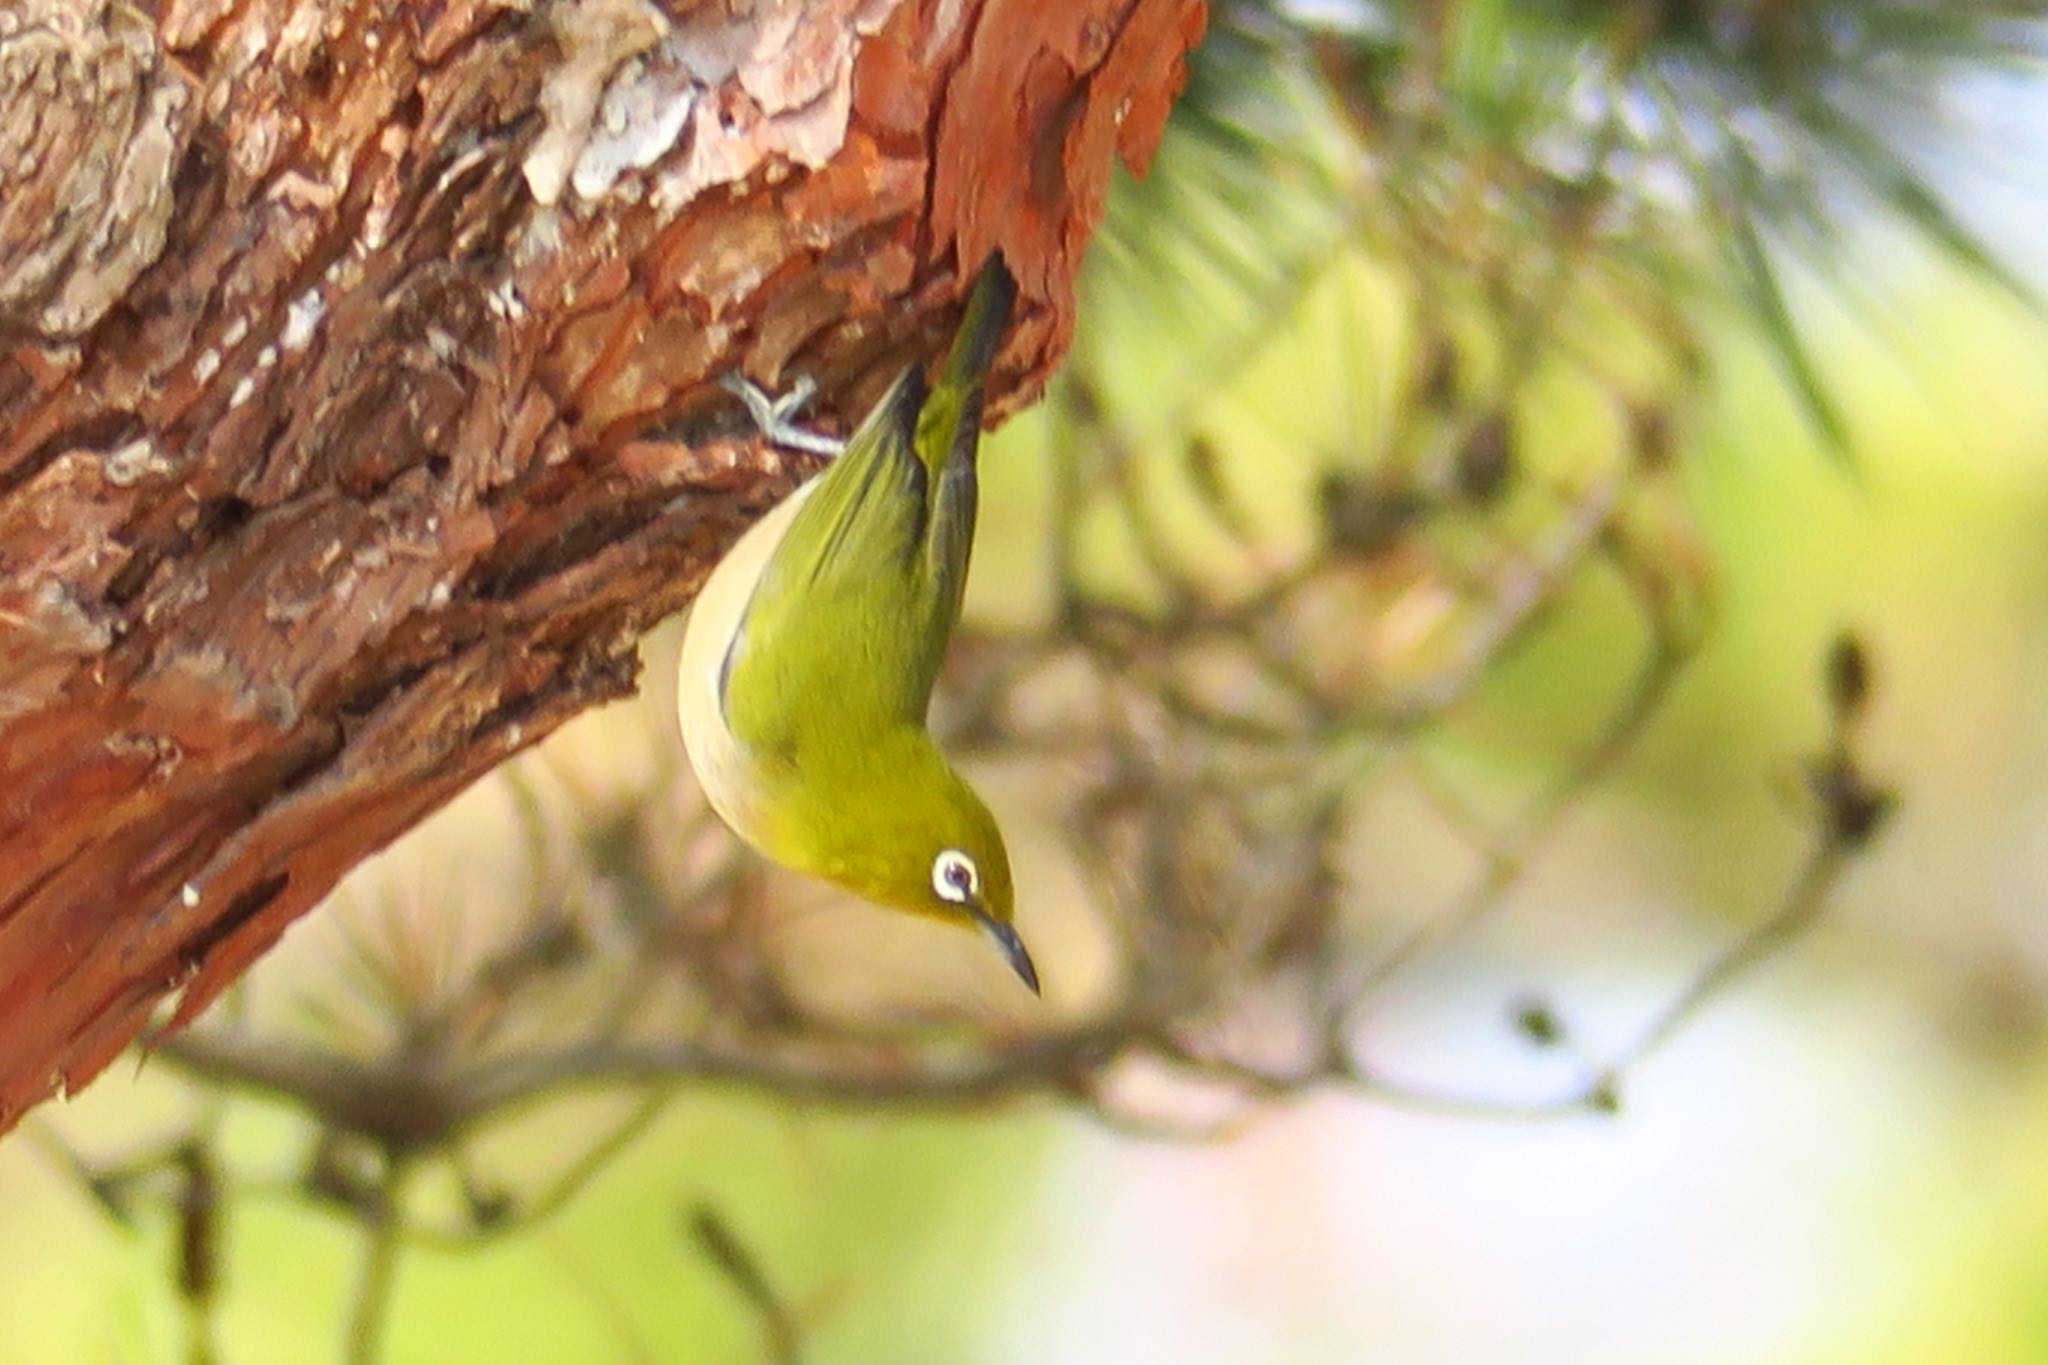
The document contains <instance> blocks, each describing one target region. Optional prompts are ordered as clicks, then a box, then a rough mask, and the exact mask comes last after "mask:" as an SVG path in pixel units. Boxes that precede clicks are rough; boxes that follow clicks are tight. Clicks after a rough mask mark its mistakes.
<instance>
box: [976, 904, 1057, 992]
mask: <svg viewBox="0 0 2048 1365" xmlns="http://www.w3.org/2000/svg"><path fill="white" fill-rule="evenodd" d="M968 913H969V914H971V915H973V916H974V922H975V923H976V924H978V925H980V926H981V932H982V933H984V934H986V935H987V936H988V940H989V942H991V943H993V944H995V945H996V948H997V949H998V950H999V951H1000V952H1001V953H1002V955H1003V961H1005V962H1007V963H1009V964H1010V970H1011V971H1013V972H1015V973H1017V975H1018V976H1019V977H1021V978H1023V981H1024V984H1025V985H1027V986H1029V987H1030V988H1031V993H1032V994H1033V995H1039V994H1042V992H1041V991H1040V990H1039V989H1038V968H1037V967H1035V966H1033V965H1032V963H1031V952H1030V950H1029V949H1027V948H1026V947H1025V946H1024V940H1023V939H1021V938H1019V937H1017V931H1016V930H1015V929H1013V928H1011V927H1010V926H1009V925H1007V924H1004V923H1003V922H1002V921H1001V920H999V919H997V918H996V917H995V916H993V915H991V914H989V913H988V911H986V910H984V909H982V908H981V907H980V906H978V905H971V906H969V907H968Z"/></svg>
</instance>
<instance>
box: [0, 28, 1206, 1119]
mask: <svg viewBox="0 0 2048 1365" xmlns="http://www.w3.org/2000/svg"><path fill="white" fill-rule="evenodd" d="M1202 22H1203V3H1202V0H964V3H963V2H962V0H753V2H752V3H749V0H723V3H719V2H717V0H671V2H670V3H668V4H666V5H655V4H652V3H649V0H552V3H549V2H548V0H542V3H539V4H533V3H529V2H523V0H442V2H441V3H434V4H415V3H405V2H403V0H161V3H156V4H147V5H142V6H140V7H136V6H132V5H128V4H119V3H114V4H109V3H105V2H104V0H97V2H96V0H16V2H15V3H12V4H9V5H6V6H5V7H0V1132H4V1131H5V1130H6V1129H7V1128H8V1127H9V1126H10V1125H11V1124H12V1123H13V1122H14V1121H15V1119H16V1118H18V1116H19V1115H20V1114H21V1113H22V1112H23V1110H24V1109H25V1108H26V1107H27V1106H28V1105H30V1104H32V1103H34V1102H35V1101H36V1100H38V1099H39V1098H41V1097H42V1096H44V1095H46V1094H48V1093H49V1092H50V1091H52V1090H54V1089H58V1088H62V1087H66V1086H77V1085H79V1084H82V1083H83V1082H84V1081H85V1080H86V1079H88V1078H89V1077H91V1076H92V1075H93V1074H94V1073H95V1072H97V1071H98V1070H99V1069H100V1068H101V1067H102V1066H104V1065H105V1064H106V1062H107V1061H108V1060H109V1059H110V1058H111V1057H112V1056H113V1055H114V1054H115V1053H116V1052H117V1051H119V1049H120V1048H121V1047H122V1046H123V1045H125V1044H126V1043H127V1042H128V1041H129V1040H130V1039H132V1038H133V1037H134V1036H135V1035H136V1033H137V1032H138V1031H139V1030H140V1029H141V1028H142V1027H143V1025H144V1024H145V1022H146V1021H147V1019H148V1017H149V1015H150V1012H151V1011H152V1010H153V1009H154V1008H156V1007H157V1006H158V1005H159V1003H160V1002H163V1001H164V1000H166V998H167V997H170V996H171V995H172V994H173V993H176V992H182V995H181V997H180V999H179V1004H178V1014H177V1017H178V1019H179V1020H182V1019H184V1018H186V1017H189V1016H190V1015H191V1014H193V1013H194V1012H196V1011H197V1010H199V1009H200V1008H202V1007H203V1006H204V1005H205V1004H206V1003H207V1002H208V1001H209V1000H211V999H212V998H213V997H214V996H215V995H216V994H217V993H218V992H219V991H220V989H221V988H222V987H223V986H224V985H225V984H226V983H227V982H229V981H230V980H232V979H233V977H234V976H235V975H236V974H237V973H238V972H240V971H241V970H242V969H243V968H244V967H246V966H247V965H248V963H249V962H250V961H251V960H253V959H254V958H255V957H256V956H257V955H258V954H259V953H261V952H262V951H263V949H264V948H265V947H266V946H267V945H268V944H269V943H271V942H272V941H273V940H275V938H276V937H277V935H278V934H279V933H280V932H281V931H282V930H283V928H284V927H285V926H286V925H287V924H288V923H290V921H291V920H292V919H293V918H294V917H295V916H297V915H299V914H300V913H302V912H303V911H305V910H306V909H307V908H308V907H309V906H311V905H312V904H314V903H315V902H316V901H317V900H318V899H319V898H320V897H321V896H322V895H323V894H324V893H325V892H326V891H327V890H328V889H329V888H330V887H331V886H332V885H333V884H334V882H335V880H336V879H337V878H338V877H340V876H341V874H342V873H343V872H344V871H346V870H347V869H348V868H349V867H350V866H351V865H353V864H354V863H355V862H357V861H358V860H359V859H361V858H362V857H364V856H365V855H366V854H368V853H369V852H371V851H373V850H375V849H376V848H378V847H379V846H381V845H383V844H385V843H386V842H388V841H389V840H391V839H392V838H394V837H395V836H396V835H398V834H399V833H401V832H402V831H403V830H405V829H406V828H407V827H409V826H410V825H411V824H413V822H415V821H416V820H418V819H419V818H420V817H421V816H423V815H424V814H426V813H427V812H428V811H430V810H432V809H433V808H434V807H435V806H437V805H439V804H440V803H441V802H443V801H445V800H446V799H447V798H448V797H449V796H451V795H452V794H454V793H455V792H456V791H457V790H459V789H460V788H461V787H462V786H463V785H464V784H466V783H468V782H470V781H471V780H473V779H474V778H476V777H477V776H478V775H480V774H482V773H484V772H485V771H487V770H489V769H490V768H491V767H492V766H493V765H495V764H496V763H498V762H499V761H501V760H502V759H504V758H505V757H507V756H508V755H510V754H512V753H514V752H516V751H517V750H518V749H520V748H521V747H522V746H524V745H527V744H531V743H533V742H534V741H535V740H537V739H539V738H540V737H541V736H543V735H545V734H547V733H548V732H549V731H551V730H552V729H554V728H555V727H556V726H557V725H559V724H561V723H562V722H563V721H564V720H566V719H567V718H568V717H570V716H572V715H574V714H575V713H576V712H578V711H580V710H582V709H583V708H585V707H587V706H590V705H592V704H594V703H597V702H601V701H604V700H607V699H610V698H614V697H617V696H620V695H621V694H623V693H626V692H628V691H630V690H631V689H632V687H633V685H634V679H635V674H636V670H637V668H638V657H637V649H636V646H637V641H638V638H639V636H640V634H641V633H642V632H643V631H644V630H646V629H647V627H648V626H650V625H651V624H653V623H654V622H655V621H656V620H658V619H660V618H661V617H663V616H665V615H667V614H669V613H671V612H673V611H675V610H677V609H678V608H680V607H682V606H683V605H684V604H685V603H686V602H687V601H688V600H689V598H690V596H691V594H692V592H693V591H694V590H695V588H696V585H697V583H698V582H699V580H700V579H701V578H702V576H703V574H704V572H705V570H706V569H707V568H708V567H709V565H710V564H711V563H712V562H713V561H714V560H715V558H716V557H717V555H718V554H719V552H720V551H721V550H722V549H723V547H724V546H725V545H726V544H727V543H729V541H730V540H731V539H732V538H733V537H734V536H735V535H736V534H737V533H738V532H739V531H740V530H741V529H742V527H743V526H744V525H745V523H746V522H747V521H748V519H749V518H751V517H753V516H755V515H757V514H758V513H759V512H760V511H761V510H762V509H764V508H765V507H767V506H768V505H770V504H771V503H772V502H773V500H774V499H775V498H776V497H778V496H779V495H781V494H782V493H783V492H784V491H785V490H786V489H787V488H788V487H789V486H790V484H791V481H792V480H793V478H794V477H795V476H796V474H797V473H798V472H799V471H797V470H795V469H794V468H791V467H787V466H786V465H785V463H784V462H783V461H781V460H780V459H778V458H777V457H776V456H775V455H774V454H773V453H772V452H768V451H765V450H763V449H761V448H760V447H759V445H758V443H757V442H755V441H753V440H752V439H750V437H749V436H748V434H747V433H745V431H744V429H743V427H742V425H741V424H740V422H739V421H738V415H737V413H736V411H735V409H736V405H735V404H734V403H733V402H732V401H731V400H730V399H728V398H727V397H726V396H725V395H724V394H723V393H722V392H721V391H720V390H719V389H718V388H716V387H715V381H716V379H717V378H718V376H720V375H721V374H723V373H724V372H726V371H728V370H731V369H733V368H736V367H744V368H745V369H746V370H747V371H748V372H749V373H751V374H753V375H754V376H755V377H757V378H759V379H761V380H763V381H764V382H768V383H771V384H773V383H778V382H781V381H782V380H783V378H784V376H785V375H786V374H788V373H790V372H792V371H795V370H801V371H805V372H808V373H811V374H813V375H815V376H816V377H817V378H818V379H819V380H820V381H821V385H822V392H823V395H824V397H823V398H822V399H821V402H820V411H821V413H822V414H823V415H824V418H823V420H828V421H829V420H831V419H832V418H833V417H835V416H836V417H837V418H838V419H839V420H841V421H844V419H845V418H846V416H847V415H848V414H851V413H855V412H857V411H858V410H859V409H860V408H861V407H862V405H863V404H864V403H865V402H867V401H868V400H869V399H871V398H872V397H873V396H874V395H875V394H876V393H877V392H878V391H879V388H880V386H881V385H882V384H883V383H885V382H886V380H887V378H888V376H889V375H890V374H891V373H892V372H893V371H894V370H895V369H896V368H897V367H899V366H901V365H902V364H904V363H906V362H908V361H910V360H913V359H915V358H916V357H918V356H920V355H923V354H925V353H927V352H928V351H929V350H930V348H931V346H932V344H933V342H934V341H935V339H936V338H938V337H940V336H942V335H943V332H944V330H945V327H946V325H947V323H948V316H949V310H950V309H951V307H952V305H953V301H954V298H955V291H956V286H957V283H958V280H959V278H960V276H961V273H962V272H963V271H971V270H972V269H973V268H974V266H976V265H977V264H978V263H979V261H980V260H981V258H982V257H983V256H984V255H985V254H986V253H987V252H988V251H989V250H991V249H995V248H1001V249H1002V250H1003V251H1004V252H1005V253H1006V254H1007V255H1008V257H1009V259H1010V261H1011V263H1012V265H1013V268H1015V269H1016V271H1017V273H1018V275H1019V277H1020V279H1021V281H1022V285H1023V294H1024V299H1025V304H1024V314H1023V318H1022V321H1021V322H1020V325H1019V327H1018V329H1017V331H1016V332H1015V333H1014V334H1013V336H1012V339H1011V342H1010V344H1009V346H1008V348H1007V350H1006V352H1005V355H1004V357H1003V360H1002V362H1001V363H1000V366H999V375H998V379H997V389H998V391H999V393H1000V394H1001V395H1002V397H1001V400H1000V402H999V405H998V406H999V407H1000V406H1014V405H1015V403H1016V402H1017V401H1018V400H1019V397H1020V396H1021V395H1022V394H1024V393H1025V392H1026V391H1028V390H1029V389H1030V388H1032V387H1033V386H1035V385H1036V384H1037V383H1038V382H1040V381H1041V379H1042V377H1043V375H1044V373H1045V372H1046V371H1047V370H1048V369H1049V368H1050V366H1051V365H1052V364H1053V363H1054V361H1055V360H1056V359H1057V357H1058V355H1059V353H1060V351H1061V350H1062V349H1063V347H1064V345H1065V342H1066V339H1067V337H1068V335H1069V333H1070V330H1071V325H1072V306H1073V305H1072V290H1071V282H1072V277H1073V272H1074V269H1075V267H1076V264H1077V257H1078V255H1079V253H1080V250H1081V247H1082V245H1083V243H1084V242H1085V240H1086V238H1087V235H1088V233H1089V231H1090V230H1091V229H1092V228H1093V226H1094V225H1095V223H1096V222H1097V221H1098V219H1099V216H1100V213H1101V208H1102V202H1103V197H1104V194H1105V191H1106V187H1107V184H1108V179H1109V176H1110V174H1111V170H1112V162H1113V160H1114V159H1115V157H1116V156H1118V155H1121V156H1122V158H1123V159H1124V160H1125V161H1126V162H1128V163H1130V164H1131V165H1132V166H1133V167H1135V168H1140V169H1142V165H1143V162H1144V160H1145V158H1146V157H1147V155H1148V154H1149V152H1150V149H1151V147H1152V145H1153V143H1154V141H1155V140H1156V138H1157V135H1158V132H1159V129H1160V126H1161V124H1162V122H1163V120H1164V118H1165V113H1166V109H1167V106H1168V104H1169V102H1170V101H1171V99H1172V97H1173V95H1174V94H1175V93H1177V91H1178V89H1179V86H1180V84H1181V81H1182V79H1183V70H1184V67H1183V60H1184V57H1185V54H1186V52H1187V50H1188V49H1189V47H1190V46H1191V45H1192V44H1193V43H1194V42H1195V41H1196V39H1197V37H1198V36H1199V33H1200V29H1201V26H1202ZM991 514H992V515H1000V514H1001V513H1000V509H992V511H991Z"/></svg>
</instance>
